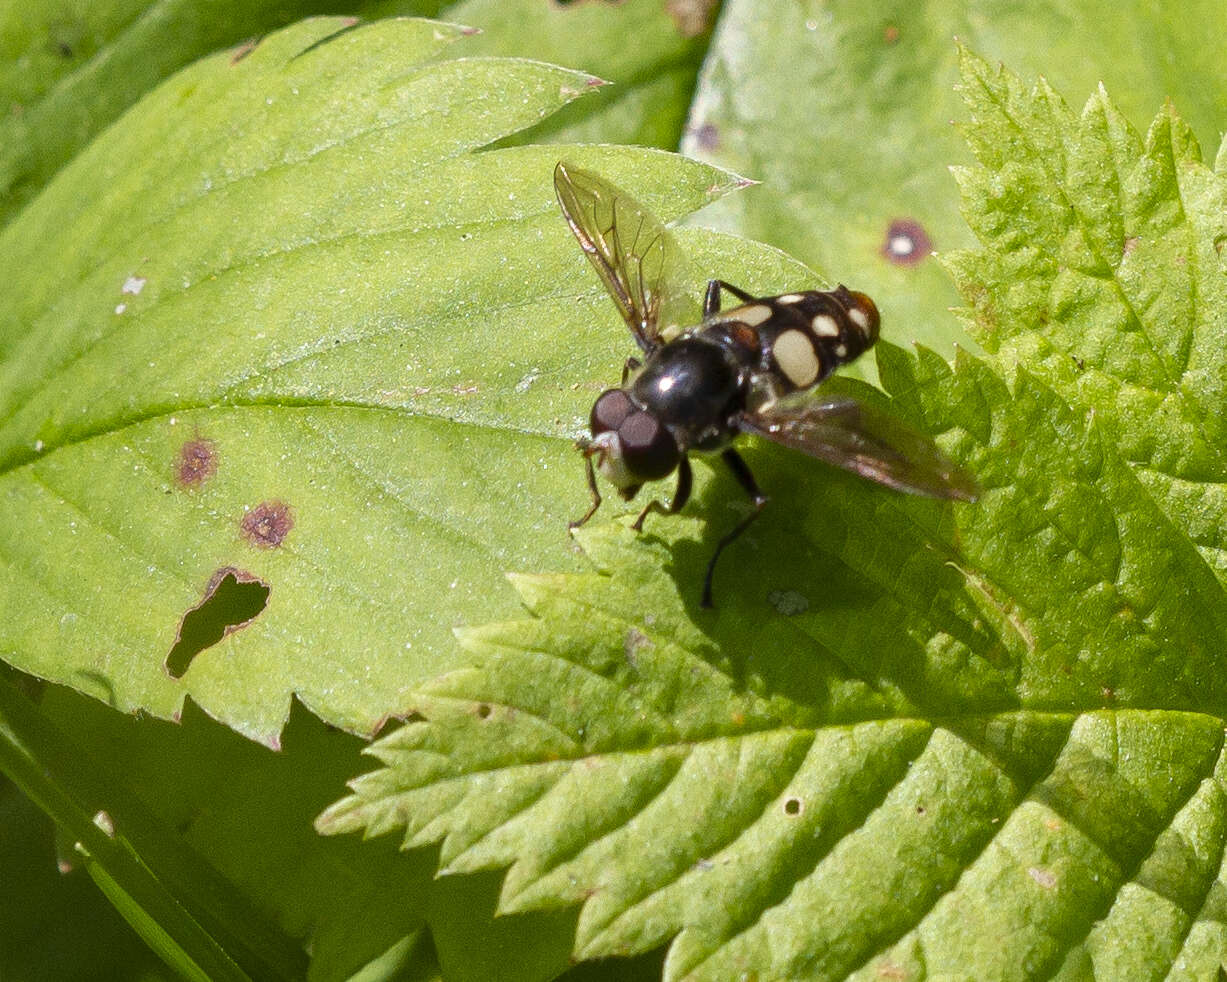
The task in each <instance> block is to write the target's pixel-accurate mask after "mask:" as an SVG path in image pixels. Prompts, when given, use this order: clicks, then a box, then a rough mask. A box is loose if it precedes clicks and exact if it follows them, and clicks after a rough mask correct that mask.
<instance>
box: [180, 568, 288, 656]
mask: <svg viewBox="0 0 1227 982" xmlns="http://www.w3.org/2000/svg"><path fill="white" fill-rule="evenodd" d="M268 595H269V585H268V584H267V583H265V582H264V581H263V580H262V579H260V578H259V577H258V576H254V575H253V574H251V573H248V572H247V571H246V570H241V569H236V568H235V567H233V566H223V567H222V568H221V569H219V570H217V572H215V573H214V574H213V575H212V576H211V577H210V578H209V585H208V586H207V587H205V592H204V596H203V597H202V598H201V600H200V603H198V604H197V605H196V606H195V607H192V608H191V609H189V610H188V611H186V612H185V613H184V615H183V619H182V620H181V621H180V622H179V631H178V633H177V634H176V635H175V643H174V646H173V647H172V648H171V649H170V652H169V653H168V654H167V656H166V661H165V667H166V673H167V674H168V675H169V676H170V677H171V678H175V679H178V678H182V677H183V675H184V673H185V672H186V671H187V670H188V667H189V666H190V665H191V664H192V659H194V658H195V657H196V656H197V655H198V654H200V653H201V652H202V651H204V650H205V648H209V647H212V646H213V645H215V644H217V642H218V641H220V640H221V639H222V638H224V637H225V636H226V635H227V634H231V633H233V632H234V631H238V630H241V629H242V628H244V627H246V626H247V625H248V624H250V623H251V622H252V621H253V620H255V618H256V617H257V616H258V615H259V614H260V612H261V611H262V610H264V608H265V607H266V606H268Z"/></svg>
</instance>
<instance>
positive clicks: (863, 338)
mask: <svg viewBox="0 0 1227 982" xmlns="http://www.w3.org/2000/svg"><path fill="white" fill-rule="evenodd" d="M554 190H555V191H556V192H557V195H558V203H559V205H560V206H561V207H562V213H563V216H564V217H565V218H566V220H567V224H568V225H570V226H571V231H572V232H573V233H575V237H576V239H578V240H579V244H580V246H581V247H582V248H583V250H584V254H585V255H587V257H588V259H589V261H591V263H592V265H593V266H594V267H595V268H596V271H597V274H598V275H599V276H600V278H601V281H602V283H604V285H605V289H606V290H607V291H608V292H609V295H610V297H612V298H613V301H614V304H615V305H616V306H617V308H618V312H619V313H620V314H621V315H622V319H623V320H624V321H625V322H626V326H627V327H629V328H630V331H631V334H632V335H633V336H634V338H635V341H636V342H637V343H638V345H639V348H640V350H641V351H642V353H643V357H642V359H640V358H628V359H627V361H626V365H625V367H624V368H623V371H622V385H621V386H620V387H619V388H616V389H607V390H606V391H604V392H602V393H601V395H600V396H598V397H597V400H596V402H595V404H594V405H593V407H592V413H591V417H590V420H589V422H590V426H591V431H592V436H591V437H590V438H584V439H581V440H580V441H579V443H578V448H579V450H580V451H581V452H582V453H583V455H584V461H585V464H586V466H587V476H588V489H589V491H590V492H591V495H592V506H591V507H590V508H589V509H588V511H587V512H586V513H585V514H584V516H583V517H582V518H580V519H579V520H578V521H576V522H572V523H571V527H572V528H574V527H577V526H579V525H583V524H584V523H585V522H587V521H588V519H590V518H591V517H592V516H593V515H594V514H595V513H596V510H597V508H598V507H600V504H601V494H600V491H599V490H598V489H597V483H596V471H600V472H601V474H602V475H603V476H604V477H605V478H607V479H608V480H609V482H610V483H611V484H612V485H613V486H614V487H615V488H616V489H617V492H618V494H619V495H620V496H621V497H622V498H623V499H624V500H626V501H630V500H632V499H633V498H634V497H635V495H636V494H638V493H639V489H640V488H641V487H642V486H643V485H644V484H645V483H646V482H648V481H657V480H660V479H662V478H664V477H667V476H668V475H669V474H671V473H673V471H675V470H676V471H677V490H676V491H675V492H674V495H673V499H672V501H671V502H670V504H669V506H668V507H667V508H666V507H665V506H664V505H662V504H661V503H660V502H659V501H657V500H655V499H653V500H652V501H651V502H649V503H648V504H647V506H646V507H644V509H643V510H642V511H641V512H640V513H639V517H638V518H637V519H636V520H635V522H634V523H633V525H632V527H633V528H634V529H635V530H636V531H640V530H641V529H642V528H643V522H644V519H645V518H647V516H648V514H649V513H650V512H659V513H661V514H671V513H675V512H677V511H680V510H681V508H682V507H683V506H684V505H685V504H686V501H687V499H688V498H689V497H690V488H691V472H690V462H689V459H688V454H690V453H696V452H697V453H718V454H719V455H720V458H721V460H723V461H724V463H725V464H726V465H727V467H728V468H729V470H730V471H732V473H733V476H734V477H735V478H736V479H737V482H738V484H740V485H741V487H742V488H743V489H744V490H745V492H746V494H747V495H749V497H750V500H751V502H752V503H753V509H752V510H751V511H750V513H749V514H747V515H746V516H745V517H744V518H743V519H742V520H741V521H740V522H738V523H737V524H736V525H735V526H734V527H733V528H732V529H730V530H729V531H728V532H727V533H726V534H725V535H724V536H723V537H722V538H721V539H720V540H719V542H718V543H717V544H716V550H715V552H714V553H713V555H712V557H711V560H710V561H709V562H708V564H707V572H706V575H705V576H704V579H703V596H702V604H703V606H704V607H711V606H712V578H713V576H714V575H715V570H716V562H717V561H718V560H719V558H720V554H721V553H722V552H723V551H724V550H725V548H726V547H727V546H728V545H729V544H730V543H731V542H733V541H734V540H735V539H736V538H737V537H738V536H739V535H741V534H742V533H743V532H744V531H745V530H746V529H747V528H748V527H749V526H750V524H751V523H752V522H753V521H754V520H755V519H756V518H757V517H758V516H759V515H760V514H761V513H762V510H763V507H764V506H765V505H766V504H767V500H768V499H767V496H766V495H765V494H763V492H762V491H761V490H760V489H759V487H758V483H757V482H756V481H755V480H754V475H753V474H752V473H751V472H750V468H749V467H748V466H747V465H746V462H745V461H744V460H743V459H742V457H741V455H740V454H739V453H737V451H736V450H735V449H733V447H732V446H731V444H732V442H733V440H734V438H735V437H736V436H737V435H738V434H741V433H752V434H755V435H757V436H761V437H763V438H765V439H767V440H771V441H772V442H774V443H779V444H781V445H783V446H785V447H790V448H792V449H794V450H800V451H801V452H802V453H806V454H809V455H810V456H811V457H816V458H818V459H819V460H822V461H825V462H826V463H828V464H832V465H834V466H836V467H840V468H843V469H844V470H847V471H851V472H852V473H854V474H859V475H860V476H861V477H864V478H867V479H869V480H871V481H875V482H877V483H878V484H883V485H885V486H886V487H889V488H894V489H895V490H898V491H906V492H909V493H911V494H920V495H927V496H929V497H933V498H948V499H958V500H962V501H974V500H975V498H976V496H977V494H978V490H977V488H976V483H975V481H974V480H973V479H972V478H971V477H970V476H969V475H968V474H966V473H965V472H963V471H961V470H960V469H959V468H958V467H956V466H955V465H954V464H953V463H952V462H951V461H950V460H949V459H948V458H947V457H946V456H945V455H944V454H943V453H942V452H941V451H940V450H939V449H938V448H937V446H936V445H935V444H934V443H933V441H932V440H930V439H929V438H928V437H926V436H924V435H922V434H921V433H919V432H917V431H915V430H913V429H912V428H911V427H910V426H908V425H906V424H905V423H903V422H902V421H901V420H898V419H896V418H894V417H893V416H890V415H887V414H886V413H883V412H880V411H878V410H876V409H873V408H872V407H870V406H867V405H864V404H862V403H860V402H858V401H857V400H855V399H851V398H846V397H837V398H828V399H814V398H804V397H805V396H807V395H808V393H810V391H811V390H812V389H814V388H815V387H816V386H817V385H818V384H819V383H820V382H822V381H823V379H825V378H826V377H827V376H829V375H830V374H831V372H833V371H834V370H835V369H836V368H838V367H839V366H840V365H843V364H846V363H848V362H850V361H852V360H853V359H854V358H856V357H857V356H859V355H860V354H862V353H863V352H865V351H867V350H868V349H869V348H870V347H872V346H873V344H874V342H875V341H877V339H878V329H879V317H878V309H877V307H876V306H875V305H874V302H873V301H872V300H871V299H869V297H867V296H866V295H865V294H863V293H858V292H856V291H854V290H849V289H848V288H847V287H845V286H843V285H840V286H838V287H836V288H835V289H834V290H803V291H798V292H796V293H784V294H780V295H778V296H773V297H756V296H753V295H751V294H749V293H746V292H745V291H744V290H739V289H738V288H737V287H735V286H732V285H730V284H729V283H726V282H724V281H723V280H711V281H709V282H708V284H707V293H706V296H705V299H704V302H703V316H702V321H701V322H700V323H699V324H697V325H694V326H689V327H687V326H683V325H681V324H679V323H677V320H678V319H679V318H678V316H677V315H678V314H679V313H680V312H681V311H682V310H684V308H685V306H686V304H687V302H688V298H687V296H686V293H685V288H684V284H682V283H681V282H680V280H681V278H682V274H683V263H682V260H681V257H680V255H679V252H678V249H677V247H676V246H675V245H674V244H673V240H672V238H671V237H670V235H669V233H668V232H667V231H666V230H665V228H664V226H663V225H662V224H661V223H660V222H659V221H658V220H657V219H656V218H655V217H653V216H652V215H651V214H650V213H649V212H647V211H646V210H645V209H644V208H643V206H641V205H640V204H638V203H637V202H636V201H635V200H634V199H633V198H632V197H630V196H629V195H628V194H626V193H625V192H623V191H621V190H619V189H618V188H616V187H615V186H614V185H612V184H610V183H609V182H608V181H605V180H604V179H602V178H601V177H598V176H597V175H596V174H593V173H590V172H588V171H584V170H581V169H580V168H578V167H573V166H571V165H569V164H566V163H561V162H560V163H559V164H558V166H557V167H556V168H555V169H554ZM725 293H727V294H729V295H731V296H732V297H733V298H735V299H736V300H737V301H738V304H737V306H735V307H731V308H728V309H721V297H722V294H725ZM594 460H595V466H594V464H593V461H594Z"/></svg>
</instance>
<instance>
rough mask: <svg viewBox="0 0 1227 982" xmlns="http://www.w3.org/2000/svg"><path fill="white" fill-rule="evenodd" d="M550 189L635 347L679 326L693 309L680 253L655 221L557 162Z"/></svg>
mask: <svg viewBox="0 0 1227 982" xmlns="http://www.w3.org/2000/svg"><path fill="white" fill-rule="evenodd" d="M554 190H555V192H556V193H557V195H558V204H559V205H560V206H561V207H562V214H563V217H565V218H566V220H567V224H568V225H570V226H571V231H572V232H574V233H575V237H576V238H577V239H578V240H579V244H580V246H581V247H582V248H583V250H584V254H585V255H586V256H587V257H588V259H589V261H590V262H591V263H592V265H593V266H594V267H595V269H596V271H597V274H598V275H599V276H600V277H601V282H603V283H604V284H605V289H606V290H608V291H609V295H610V296H611V297H613V300H614V303H616V304H617V305H618V311H619V312H620V313H621V314H622V319H623V320H624V321H626V325H627V327H629V328H630V329H631V333H632V334H634V335H635V340H636V341H637V342H639V347H640V348H642V349H643V350H644V351H645V352H650V351H652V350H653V349H654V348H656V347H657V346H658V345H659V344H660V343H661V332H662V331H664V330H666V329H668V328H670V327H675V326H677V325H678V324H680V323H681V319H682V317H683V316H685V313H686V312H687V309H688V307H690V306H692V303H691V300H690V298H689V297H688V296H687V293H686V289H685V286H684V285H683V284H684V272H685V260H684V258H683V257H682V254H681V250H680V249H679V248H678V246H677V244H676V243H675V242H674V241H673V237H672V236H671V235H670V234H669V232H668V231H667V230H666V229H665V227H664V225H662V224H661V223H660V221H659V219H657V218H656V217H655V216H654V215H652V214H651V213H650V212H649V211H647V210H646V209H645V208H644V207H643V206H642V205H641V204H639V203H638V202H637V201H636V200H635V199H634V198H632V197H631V196H630V195H628V194H627V193H626V192H625V191H622V190H620V189H619V188H617V187H615V186H614V185H612V184H610V183H609V182H608V181H606V180H604V179H603V178H601V177H599V176H597V175H596V174H593V173H592V172H591V171H586V170H581V169H580V168H578V167H574V166H572V165H571V164H565V163H561V162H560V163H559V164H558V166H557V167H555V168H554Z"/></svg>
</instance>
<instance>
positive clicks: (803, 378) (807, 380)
mask: <svg viewBox="0 0 1227 982" xmlns="http://www.w3.org/2000/svg"><path fill="white" fill-rule="evenodd" d="M771 354H772V355H773V356H774V357H775V363H776V364H777V365H779V366H780V371H781V372H783V373H784V375H785V376H787V378H788V381H790V382H791V383H792V384H793V385H795V386H796V387H797V388H798V389H804V388H805V387H806V386H808V385H813V384H814V382H815V381H816V380H817V379H818V374H819V371H820V370H821V368H822V363H821V362H820V361H819V360H818V355H817V353H816V352H815V351H814V346H813V345H812V344H811V343H810V339H809V338H808V337H806V336H805V333H804V332H803V331H798V330H791V331H785V332H784V333H783V334H781V335H780V336H779V337H778V338H776V339H775V344H773V345H772V346H771Z"/></svg>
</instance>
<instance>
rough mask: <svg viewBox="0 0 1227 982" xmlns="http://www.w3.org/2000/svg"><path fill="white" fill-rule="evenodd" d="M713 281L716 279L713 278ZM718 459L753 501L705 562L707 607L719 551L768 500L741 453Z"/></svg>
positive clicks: (726, 454)
mask: <svg viewBox="0 0 1227 982" xmlns="http://www.w3.org/2000/svg"><path fill="white" fill-rule="evenodd" d="M713 282H717V281H715V280H713ZM730 292H731V291H730ZM720 459H721V460H723V461H724V462H725V464H727V465H728V468H729V470H731V471H732V472H733V476H734V477H735V478H737V483H738V484H740V485H741V486H742V488H743V489H744V490H745V492H746V494H748V495H749V496H750V500H751V501H753V502H754V510H753V511H752V512H750V514H748V515H747V516H746V517H745V518H743V519H742V520H741V521H740V522H738V523H737V524H736V526H734V527H733V530H732V531H731V532H729V533H728V534H727V535H725V536H724V538H722V539H721V540H720V541H719V542H717V543H716V551H715V552H714V553H712V557H711V561H710V562H709V563H708V564H707V575H706V576H704V577H703V600H702V606H704V607H707V608H711V607H714V606H715V604H713V603H712V599H711V589H712V577H713V576H714V575H715V573H716V561H717V560H718V559H719V558H720V553H722V552H724V547H725V546H727V545H728V544H729V543H730V542H732V541H733V540H734V539H736V538H737V536H739V535H741V533H742V532H744V531H745V530H746V529H747V528H749V527H750V523H751V522H753V521H754V519H756V518H758V516H759V515H761V514H762V511H763V508H764V507H765V506H766V504H767V501H768V498H767V496H766V495H765V494H763V492H762V491H760V490H759V487H758V482H757V481H755V480H754V475H753V474H751V473H750V468H749V467H747V466H746V462H745V461H744V460H742V459H741V455H740V454H739V453H738V452H737V451H736V450H734V449H732V448H731V447H730V448H729V449H728V450H725V451H724V453H722V454H721V455H720Z"/></svg>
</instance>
